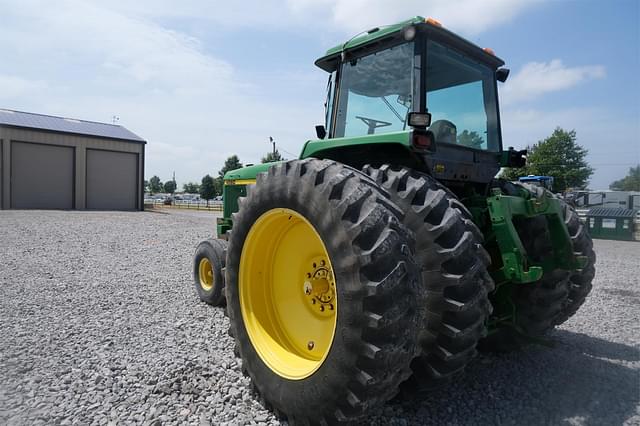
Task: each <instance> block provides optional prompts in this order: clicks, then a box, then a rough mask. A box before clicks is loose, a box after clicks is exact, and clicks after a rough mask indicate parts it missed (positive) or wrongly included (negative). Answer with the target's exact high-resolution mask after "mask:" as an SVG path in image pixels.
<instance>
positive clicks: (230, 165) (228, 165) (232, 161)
mask: <svg viewBox="0 0 640 426" xmlns="http://www.w3.org/2000/svg"><path fill="white" fill-rule="evenodd" d="M240 168H242V163H241V162H240V159H239V158H238V156H237V155H232V156H231V157H229V158H227V159H226V160H225V162H224V166H223V167H222V169H220V171H219V172H218V176H219V177H220V178H223V177H224V174H225V173H227V172H228V171H230V170H235V169H240Z"/></svg>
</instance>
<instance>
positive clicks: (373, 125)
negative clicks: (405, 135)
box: [356, 115, 391, 135]
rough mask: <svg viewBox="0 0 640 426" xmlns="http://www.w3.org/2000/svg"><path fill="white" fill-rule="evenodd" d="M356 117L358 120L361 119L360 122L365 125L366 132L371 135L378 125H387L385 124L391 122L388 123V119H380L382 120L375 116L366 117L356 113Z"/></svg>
mask: <svg viewBox="0 0 640 426" xmlns="http://www.w3.org/2000/svg"><path fill="white" fill-rule="evenodd" d="M356 118H357V119H358V120H362V122H363V123H364V124H366V125H367V127H368V128H367V134H368V135H373V134H374V133H375V131H376V129H378V128H380V127H387V126H391V123H389V122H388V121H382V120H376V119H375V118H368V117H362V116H359V115H356Z"/></svg>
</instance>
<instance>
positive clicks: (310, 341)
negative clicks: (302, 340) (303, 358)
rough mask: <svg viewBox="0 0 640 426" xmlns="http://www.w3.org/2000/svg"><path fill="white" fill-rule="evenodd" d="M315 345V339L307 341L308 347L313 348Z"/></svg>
mask: <svg viewBox="0 0 640 426" xmlns="http://www.w3.org/2000/svg"><path fill="white" fill-rule="evenodd" d="M315 345H316V344H315V343H313V340H309V343H307V349H309V350H312V349H313V347H314V346H315Z"/></svg>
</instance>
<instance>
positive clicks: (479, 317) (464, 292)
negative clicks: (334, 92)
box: [363, 165, 494, 388]
mask: <svg viewBox="0 0 640 426" xmlns="http://www.w3.org/2000/svg"><path fill="white" fill-rule="evenodd" d="M363 170H364V172H365V173H367V174H368V175H370V176H371V177H372V178H373V179H375V181H376V182H377V183H378V184H379V185H380V186H382V187H383V188H384V189H385V190H386V191H387V192H388V193H389V196H390V197H391V200H392V201H393V202H394V203H396V204H397V205H398V206H399V207H400V208H401V209H402V210H403V212H404V214H405V215H404V224H405V225H406V226H407V228H409V229H410V230H411V231H413V233H414V234H415V236H416V255H415V258H416V261H417V262H418V265H419V266H420V267H421V278H422V286H423V288H424V289H425V290H426V291H427V304H426V309H427V316H426V318H425V322H424V324H423V330H422V333H421V336H420V345H421V348H422V354H421V356H420V357H418V358H416V359H415V360H414V361H413V363H412V369H413V373H414V375H413V377H412V379H411V381H410V383H409V384H408V385H410V387H412V388H414V387H417V388H429V387H434V386H436V385H439V384H442V383H444V382H446V381H448V380H449V379H451V377H453V376H454V375H456V374H457V373H459V372H461V371H462V370H463V369H464V367H465V366H466V365H467V364H468V363H469V361H470V360H471V359H472V358H473V357H474V356H475V355H476V344H477V342H478V340H479V339H480V338H481V337H483V336H484V335H485V333H486V322H487V319H488V316H489V314H490V313H491V304H490V303H489V299H488V293H489V292H490V291H491V290H493V285H494V284H493V280H492V279H491V277H490V276H489V274H488V272H487V265H488V264H489V261H490V259H489V255H488V254H487V252H486V251H485V250H484V248H483V247H482V245H481V243H482V234H481V233H480V230H479V229H478V228H477V227H476V225H475V224H474V223H473V222H472V221H471V215H470V213H469V212H468V210H467V209H466V208H465V207H464V206H463V205H462V203H460V201H458V199H457V198H456V197H455V196H454V195H453V194H452V193H451V192H450V191H449V190H448V189H447V188H445V187H444V186H442V185H441V184H440V183H439V182H437V181H436V180H435V179H433V178H432V177H430V176H428V175H425V174H423V173H420V172H417V171H415V170H411V169H407V168H401V169H396V170H393V169H392V168H391V167H390V166H388V165H384V166H382V167H381V168H379V169H376V168H373V167H371V166H365V167H364V169H363Z"/></svg>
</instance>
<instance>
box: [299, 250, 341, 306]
mask: <svg viewBox="0 0 640 426" xmlns="http://www.w3.org/2000/svg"><path fill="white" fill-rule="evenodd" d="M335 289H336V284H335V279H334V276H333V271H332V270H331V267H330V266H329V262H328V261H327V260H326V259H324V258H323V257H321V256H320V257H317V258H314V259H313V261H312V262H310V265H309V268H308V269H307V272H306V273H305V278H304V283H303V285H302V290H303V292H304V294H305V300H306V301H307V305H308V306H309V307H310V308H311V310H312V311H313V312H315V313H316V314H318V315H323V316H331V315H333V312H334V311H335V297H336V291H335Z"/></svg>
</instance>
